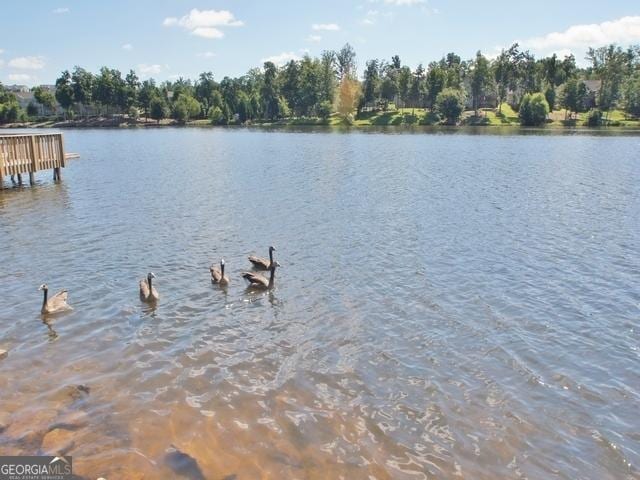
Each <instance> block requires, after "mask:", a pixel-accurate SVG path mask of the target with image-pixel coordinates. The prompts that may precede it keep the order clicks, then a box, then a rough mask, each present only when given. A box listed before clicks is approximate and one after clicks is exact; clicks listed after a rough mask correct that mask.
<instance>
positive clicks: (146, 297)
mask: <svg viewBox="0 0 640 480" xmlns="http://www.w3.org/2000/svg"><path fill="white" fill-rule="evenodd" d="M154 278H156V276H155V275H154V274H153V272H149V274H148V275H147V278H143V279H142V280H140V300H142V301H143V302H155V301H156V300H158V299H159V298H160V295H158V291H157V290H156V288H155V287H154V286H153V285H152V283H151V281H152V280H153V279H154Z"/></svg>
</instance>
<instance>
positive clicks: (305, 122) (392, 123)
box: [0, 104, 640, 131]
mask: <svg viewBox="0 0 640 480" xmlns="http://www.w3.org/2000/svg"><path fill="white" fill-rule="evenodd" d="M566 116H567V113H566V111H565V110H556V111H553V112H550V113H549V115H548V118H547V120H546V121H545V122H544V123H543V124H542V125H538V126H537V128H549V129H565V128H566V129H581V130H624V131H633V130H638V131H640V119H637V118H630V117H628V116H626V115H625V113H624V112H623V111H621V110H613V111H612V112H610V122H609V124H600V125H589V124H588V119H587V114H584V113H579V114H576V115H574V117H573V118H571V119H566V120H565V117H566ZM209 126H211V127H315V126H317V127H350V128H358V127H392V128H393V127H399V128H403V127H446V128H454V129H455V128H457V127H500V128H522V127H523V125H522V124H521V122H520V121H519V117H518V114H517V113H516V112H514V111H513V110H512V109H511V107H510V106H509V105H508V104H503V105H502V114H501V113H500V112H499V111H498V108H482V109H479V110H478V112H477V114H476V112H474V111H472V110H468V111H465V112H463V113H462V114H461V116H460V120H459V121H458V122H456V124H455V125H450V124H446V123H443V122H441V121H439V120H438V119H437V117H436V118H434V116H433V115H431V112H430V111H429V110H428V109H424V108H395V107H394V106H391V107H390V109H389V110H387V111H384V112H371V113H369V114H366V115H362V116H360V117H356V118H354V119H353V121H351V122H345V121H344V120H343V118H341V117H340V115H339V114H332V115H331V116H330V117H329V118H326V119H322V118H319V117H291V118H283V119H274V120H261V119H256V120H252V121H246V122H243V123H227V124H212V123H211V122H210V121H209V120H207V119H193V120H189V121H186V122H179V121H177V120H175V119H171V118H165V119H162V120H160V121H157V120H154V119H152V118H144V117H138V118H131V117H129V116H128V115H111V116H92V117H86V118H75V119H66V120H65V119H46V118H43V119H35V120H30V121H26V122H16V123H8V124H3V125H0V129H14V128H162V127H209ZM524 127H525V128H528V127H526V126H524Z"/></svg>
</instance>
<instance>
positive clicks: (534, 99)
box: [518, 92, 549, 126]
mask: <svg viewBox="0 0 640 480" xmlns="http://www.w3.org/2000/svg"><path fill="white" fill-rule="evenodd" d="M518 114H519V116H520V123H521V124H522V125H526V126H539V125H542V124H543V123H544V122H545V121H546V119H547V115H548V114H549V104H548V103H547V100H546V98H545V97H544V94H542V93H540V92H538V93H527V94H525V95H524V97H522V102H521V103H520V109H519V110H518Z"/></svg>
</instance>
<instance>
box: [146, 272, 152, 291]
mask: <svg viewBox="0 0 640 480" xmlns="http://www.w3.org/2000/svg"><path fill="white" fill-rule="evenodd" d="M151 280H152V277H151V275H149V276H147V283H148V284H149V291H151Z"/></svg>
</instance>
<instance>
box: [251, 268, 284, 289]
mask: <svg viewBox="0 0 640 480" xmlns="http://www.w3.org/2000/svg"><path fill="white" fill-rule="evenodd" d="M279 266H280V264H279V263H278V262H274V263H273V264H272V265H271V267H269V271H270V272H271V275H270V276H269V280H267V278H266V277H265V276H264V275H261V274H259V273H255V272H244V273H243V274H242V278H244V279H245V280H246V281H248V282H249V285H248V286H247V288H252V289H256V290H270V289H272V288H273V286H274V284H275V280H276V267H279Z"/></svg>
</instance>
